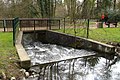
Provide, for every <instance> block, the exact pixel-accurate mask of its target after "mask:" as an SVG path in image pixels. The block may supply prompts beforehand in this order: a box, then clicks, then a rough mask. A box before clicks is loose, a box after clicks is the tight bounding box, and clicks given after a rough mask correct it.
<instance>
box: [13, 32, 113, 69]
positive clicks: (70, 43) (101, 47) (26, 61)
mask: <svg viewBox="0 0 120 80" xmlns="http://www.w3.org/2000/svg"><path fill="white" fill-rule="evenodd" d="M23 34H31V36H32V38H33V39H34V40H37V41H40V42H43V43H50V44H56V45H62V46H65V47H72V48H77V49H81V48H82V49H89V50H93V51H97V52H101V53H107V54H109V55H114V54H115V47H114V46H112V45H108V44H104V43H101V42H98V41H94V40H91V39H86V38H81V37H75V36H72V35H68V34H64V33H59V32H54V31H48V30H40V31H27V32H22V31H20V33H19V35H18V39H17V41H16V45H15V46H16V50H17V53H18V55H19V58H20V61H21V66H22V67H23V68H25V69H27V68H29V67H30V66H31V61H30V58H29V56H28V54H27V52H26V51H25V49H24V47H23V45H22V40H23Z"/></svg>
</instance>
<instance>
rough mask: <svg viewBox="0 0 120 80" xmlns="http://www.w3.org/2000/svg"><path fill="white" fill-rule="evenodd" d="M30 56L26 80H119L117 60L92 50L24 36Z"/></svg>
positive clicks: (119, 64)
mask: <svg viewBox="0 0 120 80" xmlns="http://www.w3.org/2000/svg"><path fill="white" fill-rule="evenodd" d="M24 47H25V49H26V51H27V53H28V55H29V56H30V58H31V63H32V67H31V68H30V70H29V71H31V76H30V77H28V78H27V80H120V61H119V60H120V59H119V57H117V56H114V57H113V59H110V58H109V57H110V56H108V58H106V57H101V56H100V55H98V54H97V53H95V52H93V51H87V50H83V49H80V50H79V49H73V48H65V47H62V46H58V45H52V44H42V43H41V42H33V41H32V39H31V38H29V37H25V39H24Z"/></svg>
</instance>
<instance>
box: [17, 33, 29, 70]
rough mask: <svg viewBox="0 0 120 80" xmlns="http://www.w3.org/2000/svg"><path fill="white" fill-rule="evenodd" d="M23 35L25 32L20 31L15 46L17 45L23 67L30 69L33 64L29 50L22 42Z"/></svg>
mask: <svg viewBox="0 0 120 80" xmlns="http://www.w3.org/2000/svg"><path fill="white" fill-rule="evenodd" d="M22 36H23V32H22V31H20V32H19V34H18V37H17V40H16V44H15V47H16V50H17V53H18V56H19V58H20V65H21V67H22V68H25V69H28V68H29V67H30V65H31V61H30V58H29V56H28V54H27V52H26V51H25V49H24V47H23V45H22V44H21V42H22Z"/></svg>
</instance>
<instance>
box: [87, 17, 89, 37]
mask: <svg viewBox="0 0 120 80" xmlns="http://www.w3.org/2000/svg"><path fill="white" fill-rule="evenodd" d="M88 37H89V19H88V23H87V38H88Z"/></svg>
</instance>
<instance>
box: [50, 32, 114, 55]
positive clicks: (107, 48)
mask: <svg viewBox="0 0 120 80" xmlns="http://www.w3.org/2000/svg"><path fill="white" fill-rule="evenodd" d="M48 31H50V32H55V33H59V34H62V35H68V36H71V37H75V36H73V35H70V34H65V33H61V32H57V31H52V30H48ZM77 39H83V40H85V41H88V42H89V43H90V45H98V46H96V49H94V48H93V47H89V45H88V44H87V45H88V46H87V47H88V48H91V49H92V50H98V51H100V52H105V53H116V52H115V50H116V48H115V46H113V45H109V44H105V43H102V42H99V41H95V40H92V39H87V38H83V37H79V36H77ZM91 43H92V44H91Z"/></svg>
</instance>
